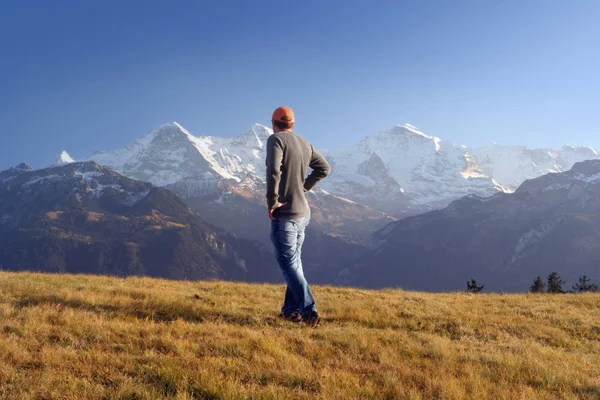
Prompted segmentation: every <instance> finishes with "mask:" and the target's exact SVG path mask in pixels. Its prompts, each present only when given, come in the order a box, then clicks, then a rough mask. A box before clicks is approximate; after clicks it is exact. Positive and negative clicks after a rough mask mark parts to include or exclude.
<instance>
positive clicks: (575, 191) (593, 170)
mask: <svg viewBox="0 0 600 400" xmlns="http://www.w3.org/2000/svg"><path fill="white" fill-rule="evenodd" d="M376 236H377V238H378V239H379V240H380V242H381V243H380V245H379V246H378V247H377V248H376V249H375V250H374V251H372V252H371V253H370V254H368V255H366V256H365V257H364V258H363V259H362V260H360V261H359V262H357V263H356V264H355V265H354V267H352V268H348V269H347V270H345V271H344V272H343V273H342V274H341V276H342V277H344V279H345V280H344V283H346V284H350V285H359V286H367V287H382V286H402V287H406V288H411V289H423V290H460V289H465V288H466V281H467V280H468V279H470V278H474V279H476V280H477V282H479V283H483V284H485V287H486V288H487V289H488V290H495V291H500V290H505V291H525V290H527V289H528V287H529V285H531V283H532V282H533V280H534V279H535V278H536V277H537V276H538V275H540V276H542V277H544V278H545V277H546V276H548V274H550V273H551V272H554V271H556V272H559V274H560V275H561V276H562V277H563V278H565V279H566V280H567V281H568V282H572V283H574V282H576V281H577V278H578V277H580V276H582V275H584V274H586V275H588V277H591V278H592V279H593V280H595V281H596V282H598V281H599V280H600V160H590V161H584V162H581V163H577V164H575V166H574V167H573V168H572V169H571V170H569V171H567V172H563V173H556V174H547V175H544V176H542V177H539V178H535V179H532V180H528V181H525V182H524V183H523V184H522V185H521V186H520V187H519V188H518V189H517V190H516V191H515V192H514V193H498V194H496V195H494V196H492V197H487V198H482V197H478V196H475V195H470V196H466V197H464V198H462V199H460V200H456V201H454V202H453V203H451V204H450V205H449V206H448V207H446V208H444V209H442V210H439V211H431V212H428V213H425V214H423V215H419V216H414V217H409V218H406V219H404V220H401V221H398V222H393V223H391V224H389V225H388V226H387V227H386V228H384V229H383V230H381V231H379V232H377V233H376Z"/></svg>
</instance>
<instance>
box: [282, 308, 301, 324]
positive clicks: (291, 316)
mask: <svg viewBox="0 0 600 400" xmlns="http://www.w3.org/2000/svg"><path fill="white" fill-rule="evenodd" d="M281 318H283V319H286V320H288V321H291V322H296V323H300V322H302V315H301V314H300V311H292V312H282V313H281Z"/></svg>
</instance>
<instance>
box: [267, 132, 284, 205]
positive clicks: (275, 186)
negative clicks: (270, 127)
mask: <svg viewBox="0 0 600 400" xmlns="http://www.w3.org/2000/svg"><path fill="white" fill-rule="evenodd" d="M282 161H283V142H282V141H281V138H279V137H277V136H275V135H271V136H270V137H269V139H268V140H267V206H268V207H269V208H273V207H275V205H276V204H277V201H278V199H279V183H280V182H281V163H282Z"/></svg>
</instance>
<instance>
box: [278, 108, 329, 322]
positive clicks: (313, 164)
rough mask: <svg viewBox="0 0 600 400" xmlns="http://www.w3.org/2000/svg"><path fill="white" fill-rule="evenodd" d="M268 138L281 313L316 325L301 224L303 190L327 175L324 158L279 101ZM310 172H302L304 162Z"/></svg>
mask: <svg viewBox="0 0 600 400" xmlns="http://www.w3.org/2000/svg"><path fill="white" fill-rule="evenodd" d="M271 122H272V123H273V132H274V134H273V135H271V136H270V137H269V139H268V140H267V206H268V212H269V218H270V219H271V241H272V242H273V245H274V246H275V257H276V258H277V262H278V263H279V266H280V267H281V271H282V272H283V276H284V278H285V280H286V282H287V289H286V292H285V300H284V303H283V307H282V309H281V315H282V316H283V318H285V319H287V320H290V321H294V322H302V321H304V322H306V323H307V324H308V325H309V326H311V327H313V328H316V327H317V326H318V325H319V322H320V321H321V317H320V316H319V313H318V312H317V308H316V304H315V299H314V298H313V295H312V292H311V291H310V287H309V286H308V282H307V281H306V279H305V278H304V272H303V271H302V260H301V251H302V243H303V242H304V230H305V228H306V226H307V225H308V222H309V220H310V208H309V206H308V201H307V200H306V196H305V194H304V193H305V192H308V191H310V190H311V189H312V188H313V187H315V185H316V184H317V183H318V182H319V181H321V180H322V179H323V178H325V177H326V176H327V175H329V172H330V170H331V169H330V167H329V164H328V163H327V160H325V158H324V157H323V156H322V155H321V154H319V152H318V151H316V150H315V149H314V148H313V146H312V145H311V144H310V143H309V142H308V141H307V140H306V139H304V138H303V137H302V136H299V135H297V134H295V133H293V132H292V128H293V127H294V123H295V120H294V112H293V111H292V109H291V108H289V107H279V108H277V109H276V110H275V112H274V113H273V118H272V120H271ZM309 167H310V168H311V169H312V172H311V173H310V175H308V177H307V171H308V168H309Z"/></svg>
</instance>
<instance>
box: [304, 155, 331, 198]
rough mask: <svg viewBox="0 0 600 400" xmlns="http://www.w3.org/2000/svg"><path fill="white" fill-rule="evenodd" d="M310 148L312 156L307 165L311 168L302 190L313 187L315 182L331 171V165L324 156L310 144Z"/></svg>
mask: <svg viewBox="0 0 600 400" xmlns="http://www.w3.org/2000/svg"><path fill="white" fill-rule="evenodd" d="M310 148H311V151H312V156H311V158H310V164H309V167H310V168H311V169H312V172H311V173H310V175H308V177H307V178H306V180H305V181H304V190H306V191H307V192H308V191H310V190H311V189H312V188H314V187H315V186H316V185H317V183H319V182H320V181H322V180H323V179H324V178H325V177H326V176H327V175H329V173H330V172H331V167H330V166H329V163H328V162H327V160H326V159H325V157H323V155H322V154H321V153H319V152H318V151H317V150H315V149H314V147H313V146H312V145H311V146H310Z"/></svg>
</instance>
